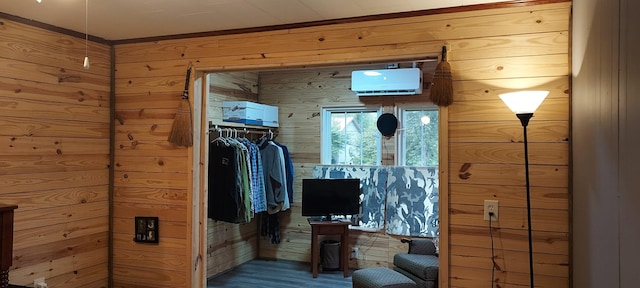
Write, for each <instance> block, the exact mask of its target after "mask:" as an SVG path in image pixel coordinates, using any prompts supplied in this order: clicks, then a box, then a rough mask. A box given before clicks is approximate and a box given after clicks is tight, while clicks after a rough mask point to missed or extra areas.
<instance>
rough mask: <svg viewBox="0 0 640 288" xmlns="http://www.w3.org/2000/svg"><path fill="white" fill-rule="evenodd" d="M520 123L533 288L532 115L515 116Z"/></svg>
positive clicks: (530, 272)
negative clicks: (522, 139)
mask: <svg viewBox="0 0 640 288" xmlns="http://www.w3.org/2000/svg"><path fill="white" fill-rule="evenodd" d="M516 116H517V117H518V119H520V123H522V130H523V134H524V174H525V185H526V186H527V228H528V232H529V278H530V280H531V288H533V287H534V286H533V244H532V243H533V241H532V237H531V196H530V195H531V188H530V186H529V145H528V141H527V125H529V120H530V119H531V117H533V113H519V114H516Z"/></svg>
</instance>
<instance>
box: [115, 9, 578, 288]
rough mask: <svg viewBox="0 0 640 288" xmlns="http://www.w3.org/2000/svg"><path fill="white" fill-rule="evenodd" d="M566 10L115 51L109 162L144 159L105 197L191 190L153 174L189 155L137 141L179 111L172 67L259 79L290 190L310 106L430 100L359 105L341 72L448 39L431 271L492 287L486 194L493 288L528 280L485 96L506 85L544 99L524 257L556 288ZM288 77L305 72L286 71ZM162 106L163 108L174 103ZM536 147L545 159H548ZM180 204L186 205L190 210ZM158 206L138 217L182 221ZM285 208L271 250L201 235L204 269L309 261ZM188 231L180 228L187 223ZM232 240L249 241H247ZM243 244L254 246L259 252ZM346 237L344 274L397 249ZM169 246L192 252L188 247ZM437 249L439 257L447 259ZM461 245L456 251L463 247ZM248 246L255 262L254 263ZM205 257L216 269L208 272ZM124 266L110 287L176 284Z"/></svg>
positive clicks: (564, 157) (427, 52)
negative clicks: (272, 111) (496, 260)
mask: <svg viewBox="0 0 640 288" xmlns="http://www.w3.org/2000/svg"><path fill="white" fill-rule="evenodd" d="M570 12H571V4H570V3H568V2H567V3H553V4H548V5H536V6H528V7H514V8H504V9H488V10H481V11H467V12H461V13H447V14H438V15H428V16H420V17H409V18H403V19H393V20H389V19H387V20H380V21H373V22H363V23H351V24H337V25H328V26H322V27H309V28H301V29H290V30H282V31H271V32H264V33H248V34H243V35H225V36H211V37H200V38H194V39H190V40H179V39H174V40H161V41H154V42H146V43H135V44H121V45H116V47H115V49H116V62H117V63H116V66H117V70H118V74H117V75H116V78H117V79H116V91H117V95H116V98H117V99H122V104H121V106H116V107H117V111H116V114H117V116H116V118H117V120H116V126H117V127H118V130H119V131H121V133H118V134H117V135H116V138H117V141H116V155H115V156H116V158H117V159H126V158H130V157H141V158H132V159H140V160H141V161H140V162H142V163H143V164H139V165H138V164H136V165H134V164H132V163H131V161H129V162H126V160H122V161H123V163H125V164H126V163H129V164H126V166H127V167H125V166H124V165H123V168H121V169H120V171H117V173H116V174H117V175H116V176H117V177H116V183H115V186H116V189H119V188H120V187H122V188H125V190H121V191H126V189H129V188H136V189H142V188H144V186H146V185H151V186H152V187H154V189H171V190H172V191H173V190H180V191H184V190H187V189H189V188H190V187H191V185H192V181H191V180H190V179H188V178H187V176H186V174H184V175H183V176H182V177H183V179H180V177H179V176H177V175H171V172H169V171H163V169H164V168H162V167H158V164H157V163H158V162H157V161H158V160H157V159H165V158H167V157H168V158H169V159H174V158H181V157H184V158H188V157H190V156H189V155H191V154H192V152H190V151H189V150H188V149H181V148H176V147H171V146H170V145H167V144H166V142H165V141H163V139H160V138H161V137H160V135H161V133H159V134H157V135H153V133H148V132H143V131H148V130H147V129H149V127H151V125H159V128H157V129H160V130H159V131H163V130H162V129H163V128H162V126H163V125H170V124H171V123H172V120H173V117H174V114H175V108H174V109H172V107H177V104H178V102H179V96H172V94H173V93H179V92H180V91H181V89H182V88H181V85H182V84H183V82H182V81H183V79H181V78H183V77H182V75H181V74H182V73H181V69H180V66H181V65H186V63H188V62H189V61H192V62H193V63H197V66H198V68H199V69H201V70H207V71H211V72H215V73H213V74H212V75H216V76H219V77H223V76H226V73H230V72H234V73H236V72H245V71H246V72H249V71H252V72H256V71H258V72H260V73H259V81H260V83H259V85H258V96H257V98H256V99H255V100H256V101H260V102H263V103H266V104H271V105H276V106H278V107H279V108H280V115H279V116H280V122H281V126H280V127H279V129H278V130H279V136H278V138H277V139H278V141H280V142H282V143H284V144H286V145H287V146H288V147H289V148H290V152H291V155H292V157H293V161H294V165H295V168H296V180H295V181H296V182H295V187H296V189H299V187H300V186H299V183H300V181H301V180H300V179H303V178H308V177H311V171H312V169H313V166H315V165H317V164H319V162H320V161H319V158H320V155H319V152H318V151H319V150H320V149H319V148H320V146H319V144H318V143H319V133H320V132H319V131H320V117H318V115H317V114H316V113H318V112H319V111H320V109H321V108H322V107H329V106H334V107H335V106H339V105H358V106H364V105H372V106H377V107H383V108H384V111H393V109H394V107H396V106H397V105H398V104H399V103H402V104H403V105H404V104H407V103H409V104H414V105H415V104H423V103H424V102H426V101H428V97H419V96H416V97H413V98H404V97H388V98H384V97H377V98H376V97H374V98H370V99H362V98H358V97H355V96H354V95H353V94H352V93H351V92H350V91H349V86H350V81H349V76H348V75H349V74H348V73H347V70H346V69H345V68H344V67H340V66H339V65H341V64H347V63H348V64H350V65H362V64H369V63H380V62H382V63H385V62H393V60H403V61H407V59H417V58H421V57H427V56H437V55H438V54H439V50H440V47H441V46H442V44H444V43H446V44H447V45H450V46H451V47H452V50H451V53H450V57H451V58H450V61H451V64H452V67H453V68H454V70H453V75H454V79H455V81H454V92H455V93H454V95H455V96H454V97H455V98H454V100H455V102H454V104H453V105H451V106H450V107H449V108H448V109H447V111H446V113H447V114H448V124H449V127H450V128H448V129H447V134H446V135H448V139H447V141H446V142H444V143H451V144H450V146H449V144H447V148H448V149H449V151H450V155H451V159H450V160H449V162H448V163H446V165H447V166H448V168H447V169H446V171H443V173H442V175H443V176H447V177H446V178H445V179H448V180H447V184H448V185H445V186H449V189H450V190H449V191H445V192H443V193H448V196H450V198H449V199H450V200H448V201H450V203H445V204H443V206H442V207H444V209H442V210H441V211H450V209H449V205H450V204H451V205H452V207H451V208H452V209H451V211H455V212H456V213H457V214H453V212H450V213H451V214H448V215H447V216H448V217H451V219H450V220H451V221H450V222H445V225H448V226H447V227H446V229H444V230H443V231H447V230H448V235H447V236H448V237H449V242H448V247H444V249H445V250H444V251H443V253H444V254H443V255H450V257H447V259H446V261H443V263H448V264H447V267H443V269H446V273H443V274H442V275H445V278H446V279H443V280H442V281H443V282H442V283H441V285H442V286H443V287H477V286H478V283H485V284H487V285H488V284H489V282H490V281H491V279H489V278H490V270H489V269H490V266H486V259H488V258H487V256H486V251H487V250H486V249H489V248H490V240H489V239H490V238H489V235H488V230H487V228H486V227H485V224H486V223H484V222H483V221H482V220H480V219H481V218H480V216H481V209H480V208H481V201H482V200H484V199H497V200H499V201H501V203H504V209H505V213H506V214H505V216H509V215H511V216H513V219H512V220H509V221H506V219H505V222H504V223H500V224H502V225H503V227H499V228H496V229H498V230H499V233H497V234H498V236H497V237H499V239H500V240H501V241H500V245H499V249H503V250H504V251H503V252H502V253H503V254H502V255H505V256H503V257H504V261H503V263H502V264H503V270H502V271H501V273H500V275H499V278H497V280H496V281H498V282H499V283H502V284H503V285H507V286H510V285H525V284H526V281H527V279H528V277H527V276H528V275H527V273H525V272H523V268H524V267H525V266H526V261H524V260H522V259H521V258H522V257H521V255H522V254H523V253H526V250H527V241H526V239H527V237H526V229H525V227H523V225H522V223H521V220H522V219H523V218H522V211H524V209H523V204H522V202H521V201H522V200H523V197H522V195H521V192H520V190H521V189H523V187H524V167H523V165H522V163H520V162H519V160H520V159H521V158H520V157H521V155H522V151H521V144H522V143H521V141H522V132H521V126H520V125H519V123H518V121H517V119H516V118H515V116H514V115H513V114H512V113H511V112H510V111H509V110H508V109H507V108H506V106H504V104H503V103H502V102H501V101H500V100H499V98H498V97H497V95H498V94H500V93H503V92H507V91H512V90H515V89H523V88H535V89H544V90H549V91H551V94H550V96H549V97H548V99H547V100H546V101H545V102H544V103H543V104H542V106H541V107H540V108H539V110H538V112H536V115H535V118H534V119H533V120H532V122H531V124H530V125H531V126H530V134H529V135H530V136H531V138H530V139H531V141H532V145H531V147H532V149H531V151H530V153H531V157H532V158H531V159H535V160H532V161H535V164H533V165H532V167H531V168H532V169H531V175H532V178H531V180H532V191H534V192H533V193H534V194H535V195H534V207H535V209H534V215H540V216H541V218H539V219H538V220H536V221H535V222H534V223H535V224H536V225H537V228H536V229H537V230H536V235H535V238H534V239H535V243H534V250H535V251H536V255H538V254H540V253H542V254H544V256H541V257H547V256H548V257H549V258H540V259H541V260H543V261H546V260H548V261H549V264H542V265H547V266H544V267H546V268H541V274H539V275H537V276H539V278H540V280H539V281H537V282H538V283H540V285H543V286H546V287H568V279H569V278H568V277H569V275H568V269H566V268H564V269H557V270H554V269H553V267H554V266H553V265H556V264H557V265H564V264H563V263H564V262H563V261H564V260H566V257H568V255H569V247H568V238H569V231H568V223H569V220H568V215H569V203H568V200H567V197H568V194H569V192H568V186H569V185H568V183H569V180H568V179H569V174H568V173H569V169H568V164H569V163H568V162H569V159H568V141H569V139H568V138H569V132H568V127H569V123H568V121H569V92H568V91H569V77H568V74H569V72H568V71H569V68H568V63H569V55H568V54H569V51H568V45H569V41H568V35H569V22H570V21H569V19H570V15H571V14H570ZM196 60H197V61H198V62H196ZM323 65H331V66H332V68H320V66H323ZM286 68H307V69H304V70H297V69H296V71H295V72H292V71H287V69H286ZM314 73H315V74H314ZM221 82H224V81H221ZM238 83H239V82H238ZM245 88H249V86H245ZM207 91H212V92H214V93H212V94H211V95H207V99H206V100H207V101H208V102H210V103H211V104H213V105H214V107H216V106H215V105H219V101H223V100H226V99H241V100H247V99H252V97H253V93H255V91H254V90H253V87H251V88H250V89H243V88H241V87H240V86H239V85H237V84H236V85H235V86H223V85H218V86H215V85H214V86H213V89H212V87H207ZM156 95H157V96H158V98H157V100H158V102H157V103H149V104H148V105H147V104H145V102H148V101H146V100H147V99H148V100H149V101H154V99H155V98H154V97H153V96H156ZM424 96H426V94H425V95H424ZM172 101H173V102H174V103H175V106H172V104H171V102H172ZM116 102H119V100H117V101H116ZM205 102H206V101H205ZM118 105H119V104H118ZM219 113H220V112H219V111H218V109H217V108H216V109H214V111H213V112H211V113H210V114H212V115H213V119H215V120H218V119H220V114H219ZM314 115H315V116H314ZM128 131H133V132H135V134H137V135H140V136H138V137H140V139H135V141H134V140H131V139H129V136H128V135H127V134H128V133H129V132H128ZM136 131H137V132H136ZM141 132H142V133H141ZM132 135H133V134H132ZM143 135H144V136H143ZM133 136H134V137H136V135H133ZM156 136H157V137H158V138H157V139H156V138H155V137H156ZM534 148H535V149H534ZM546 150H549V151H548V153H547V152H546ZM385 157H386V158H385V159H387V160H385V161H386V162H385V163H386V164H390V163H391V162H390V161H392V159H394V158H395V155H393V153H387V155H386V156H385ZM145 161H147V162H145ZM466 163H469V165H470V166H469V168H468V169H467V170H466V171H462V172H461V171H460V168H461V167H463V166H465V164H466ZM145 167H148V169H145ZM465 173H469V174H470V175H466V174H465ZM125 174H126V175H129V174H130V175H132V177H133V178H135V179H133V180H131V179H126V178H124V175H125ZM178 174H179V173H178ZM179 175H181V174H179ZM153 176H161V177H164V176H167V179H164V180H157V183H155V182H154V183H152V180H151V179H152V178H153ZM461 176H462V178H461ZM441 180H442V179H441ZM156 184H157V186H154V185H156ZM180 186H182V187H180ZM117 191H118V190H117ZM298 191H299V190H298ZM441 192H442V191H441ZM149 193H151V194H145V195H147V196H142V197H135V196H133V195H131V194H127V195H125V194H120V195H118V196H117V197H116V201H117V202H118V203H120V204H118V205H122V207H121V208H124V207H138V206H139V205H144V204H143V203H140V201H143V199H144V197H159V195H155V194H153V192H149ZM129 195H131V196H129ZM152 195H155V196H152ZM465 196H470V197H469V198H467V197H465ZM128 197H131V199H128ZM187 197H190V196H187ZM296 197H299V194H296ZM165 199H167V198H164V197H163V198H160V199H157V200H156V201H159V203H165V202H164V201H165ZM190 199H191V198H189V199H188V200H187V203H191V201H190ZM296 199H299V198H296ZM169 201H170V200H169ZM179 201H182V200H179ZM181 205H185V204H182V202H180V204H178V203H176V205H172V204H166V207H164V209H173V208H175V207H180V206H181ZM141 207H144V206H141ZM160 207H161V206H158V207H157V209H150V208H147V209H145V211H150V213H164V215H167V216H169V215H171V216H170V217H174V218H176V219H177V220H176V221H175V222H179V223H183V222H182V221H183V219H185V218H186V217H185V215H177V214H171V213H169V212H167V211H164V210H162V208H160ZM442 207H441V208H442ZM178 209H181V208H178ZM297 209H299V207H298V206H297V205H296V203H295V202H294V206H293V208H292V211H291V212H288V214H285V215H283V216H284V217H283V218H282V219H283V220H282V223H281V224H282V225H281V229H282V230H281V232H282V236H283V239H284V240H285V241H283V242H282V243H280V244H278V245H274V244H270V243H268V242H267V241H265V240H264V239H261V238H260V237H257V238H252V237H253V236H249V235H255V234H252V233H255V231H254V232H247V233H248V234H242V233H240V231H238V229H241V228H240V227H236V226H229V227H225V226H221V227H215V228H211V229H212V230H213V231H220V233H214V234H213V235H210V236H213V237H216V238H215V239H214V243H216V244H215V245H213V246H211V247H209V248H208V251H207V254H208V255H216V256H219V258H215V259H214V257H213V256H208V257H210V258H207V259H206V260H207V263H208V265H207V271H208V273H207V274H209V275H210V273H221V272H222V271H225V270H226V269H230V268H231V267H233V266H234V265H239V264H238V263H240V262H243V261H245V260H250V259H251V257H255V256H254V255H258V256H259V257H264V258H277V259H291V260H296V261H308V257H309V256H308V255H309V254H308V253H309V249H310V244H309V243H310V242H309V241H310V238H309V237H308V236H309V230H308V229H309V228H308V227H305V226H308V225H305V223H304V221H303V220H304V219H303V217H301V216H300V215H299V214H298V212H299V210H297ZM126 210H127V209H120V208H119V209H118V211H117V212H116V213H115V214H114V218H116V219H119V218H121V219H122V221H123V223H122V225H124V226H127V225H126V224H125V223H126V221H128V220H127V219H130V217H132V216H133V215H132V214H130V213H128V212H126ZM181 210H184V211H186V209H181ZM545 211H551V212H550V213H551V215H553V217H552V218H553V219H551V218H546V217H545V216H544V215H545V214H544V213H545ZM173 220H174V219H170V220H169V222H174V221H173ZM189 225H190V224H189V223H187V227H188V226H189ZM233 225H237V224H233ZM219 229H222V231H225V230H226V229H229V230H231V231H235V232H232V233H234V234H232V235H228V234H227V233H228V232H227V231H225V232H224V233H223V232H222V231H221V230H219ZM256 229H257V228H256ZM124 235H126V233H125V234H122V235H120V234H119V237H118V238H117V239H118V240H114V241H115V243H114V245H115V248H116V249H117V248H118V247H128V249H131V248H130V247H129V246H131V245H132V244H131V243H128V242H126V239H125V238H122V237H125V236H124ZM241 235H245V236H241ZM210 236H207V237H210ZM225 237H229V239H230V241H231V243H228V244H224V240H223V239H226V238H225ZM242 237H249V238H247V239H252V240H247V241H245V240H242V239H243V238H242ZM120 238H122V239H120ZM172 240H175V239H172ZM254 240H257V241H256V242H257V246H256V244H254V242H253V241H254ZM350 242H351V243H350V245H359V247H361V250H360V251H361V256H360V257H359V258H358V259H352V260H351V262H350V265H354V267H357V268H363V267H374V266H383V267H388V266H389V265H390V261H391V260H390V259H391V258H392V255H393V254H395V253H397V252H398V251H402V250H403V249H404V247H403V245H399V244H398V242H399V241H398V239H397V238H395V237H392V236H389V235H386V234H384V233H382V232H378V233H371V232H366V233H365V232H363V233H354V235H353V237H352V240H351V241H350ZM173 244H176V245H179V244H180V243H178V242H175V243H173ZM181 244H183V245H181V246H184V247H190V244H186V243H181ZM254 248H256V249H257V251H255V250H253V249H254ZM448 248H451V251H446V249H448ZM467 248H468V251H467V252H465V249H467ZM145 249H147V250H148V251H147V253H152V252H156V253H157V252H160V253H161V251H160V249H154V248H153V247H145ZM185 249H188V248H185ZM254 251H255V253H257V254H253V253H254ZM363 252H364V253H363ZM449 252H450V253H449ZM464 253H467V254H468V255H470V256H472V257H473V258H472V259H474V261H470V262H469V263H467V264H465V262H463V261H464V260H463V259H465V258H463V257H460V255H466V254H464ZM218 259H222V260H218ZM476 259H477V261H476ZM225 260H226V262H225ZM211 261H220V262H214V263H215V264H213V265H210V264H211V263H209V262H211ZM124 262H125V261H117V262H115V263H114V268H115V271H116V272H115V273H116V274H117V276H115V275H114V286H115V287H125V286H126V287H148V286H146V284H145V283H146V282H144V281H146V279H154V280H155V282H154V283H157V285H156V286H158V287H166V286H171V285H175V284H176V283H177V282H179V281H180V279H182V278H179V277H172V276H171V277H164V278H163V277H159V276H157V275H155V272H153V271H147V270H145V268H144V267H141V266H135V265H134V266H131V265H132V264H131V263H124ZM552 263H553V264H552ZM536 265H540V264H536ZM132 267H133V268H134V271H135V272H136V273H140V274H143V275H142V277H141V278H138V279H136V280H132V279H131V278H127V275H128V273H127V272H126V271H132V270H131V269H129V268H132ZM511 267H513V268H511ZM559 267H560V266H559ZM565 267H566V266H565ZM187 268H188V267H184V269H185V270H184V273H183V274H182V275H190V274H189V271H188V269H187ZM551 270H553V271H551ZM554 273H556V274H554ZM156 276H157V277H156ZM473 280H476V281H475V282H474V281H473ZM185 281H187V280H186V279H185ZM190 281H191V280H189V282H190ZM553 285H556V286H553Z"/></svg>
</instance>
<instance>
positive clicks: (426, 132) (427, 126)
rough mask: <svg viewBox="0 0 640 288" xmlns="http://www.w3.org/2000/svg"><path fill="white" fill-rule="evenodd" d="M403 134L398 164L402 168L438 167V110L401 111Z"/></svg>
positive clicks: (405, 109)
mask: <svg viewBox="0 0 640 288" xmlns="http://www.w3.org/2000/svg"><path fill="white" fill-rule="evenodd" d="M400 121H401V123H402V132H403V133H401V134H400V135H402V137H398V142H399V143H398V144H399V145H398V147H399V148H398V156H399V157H398V159H399V160H398V162H399V165H402V166H436V167H437V166H438V108H437V107H429V108H404V109H400Z"/></svg>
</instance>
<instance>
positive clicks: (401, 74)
mask: <svg viewBox="0 0 640 288" xmlns="http://www.w3.org/2000/svg"><path fill="white" fill-rule="evenodd" d="M351 91H353V92H355V93H356V95H358V96H381V95H416V94H422V71H421V70H420V69H419V68H398V69H382V70H358V71H353V72H351Z"/></svg>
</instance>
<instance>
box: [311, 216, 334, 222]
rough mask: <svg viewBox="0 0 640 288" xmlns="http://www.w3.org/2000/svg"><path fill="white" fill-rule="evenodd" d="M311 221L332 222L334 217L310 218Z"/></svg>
mask: <svg viewBox="0 0 640 288" xmlns="http://www.w3.org/2000/svg"><path fill="white" fill-rule="evenodd" d="M309 219H310V220H311V221H332V220H333V217H331V216H330V215H329V216H315V217H311V218H309Z"/></svg>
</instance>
